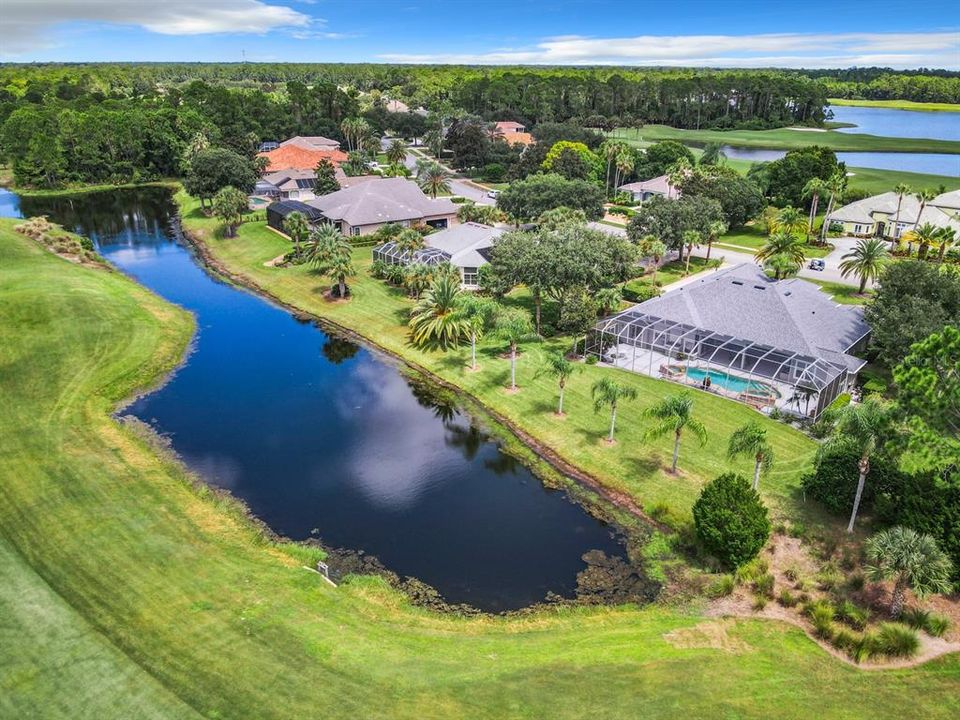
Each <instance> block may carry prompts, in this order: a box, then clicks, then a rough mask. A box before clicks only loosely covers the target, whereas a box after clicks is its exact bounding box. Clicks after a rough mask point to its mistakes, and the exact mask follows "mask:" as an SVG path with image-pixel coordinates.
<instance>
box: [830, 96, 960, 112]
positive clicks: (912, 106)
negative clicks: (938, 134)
mask: <svg viewBox="0 0 960 720" xmlns="http://www.w3.org/2000/svg"><path fill="white" fill-rule="evenodd" d="M827 102H829V103H830V104H831V105H849V106H851V107H871V108H889V109H893V110H923V111H927V112H960V104H958V103H932V102H914V101H913V100H847V99H845V98H828V99H827Z"/></svg>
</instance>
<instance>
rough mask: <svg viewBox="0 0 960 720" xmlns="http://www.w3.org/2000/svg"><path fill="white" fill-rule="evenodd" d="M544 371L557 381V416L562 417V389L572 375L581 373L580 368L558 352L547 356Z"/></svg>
mask: <svg viewBox="0 0 960 720" xmlns="http://www.w3.org/2000/svg"><path fill="white" fill-rule="evenodd" d="M544 369H545V370H546V371H547V372H548V373H550V374H551V375H553V376H554V377H555V378H556V379H557V385H558V386H559V388H560V401H559V403H558V404H557V415H558V416H563V389H564V388H565V387H566V386H567V380H569V379H570V378H571V377H572V376H573V374H574V373H577V372H581V371H582V370H583V368H582V367H580V366H579V365H577V364H576V363H574V362H571V361H570V360H567V356H566V355H564V354H563V353H562V352H560V351H559V350H557V351H555V352H551V353H548V354H547V360H546V363H545V367H544Z"/></svg>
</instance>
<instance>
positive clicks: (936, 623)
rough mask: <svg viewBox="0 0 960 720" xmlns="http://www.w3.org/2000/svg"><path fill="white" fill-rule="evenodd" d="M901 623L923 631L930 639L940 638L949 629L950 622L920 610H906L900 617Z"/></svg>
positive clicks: (927, 611) (940, 616)
mask: <svg viewBox="0 0 960 720" xmlns="http://www.w3.org/2000/svg"><path fill="white" fill-rule="evenodd" d="M900 619H901V621H902V622H905V623H906V624H907V625H909V626H910V627H912V628H913V629H914V630H923V631H924V632H925V633H927V635H930V636H932V637H942V636H943V634H944V633H945V632H946V631H947V630H948V629H949V628H950V620H949V619H948V618H946V617H944V616H943V615H936V614H934V613H932V612H930V611H929V610H923V609H922V608H907V609H906V610H904V611H903V614H902V615H901V616H900Z"/></svg>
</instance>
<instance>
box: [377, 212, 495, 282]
mask: <svg viewBox="0 0 960 720" xmlns="http://www.w3.org/2000/svg"><path fill="white" fill-rule="evenodd" d="M504 232H505V231H504V230H502V229H501V228H495V227H491V226H490V225H481V224H480V223H475V222H466V223H462V224H460V225H456V226H454V227H451V228H447V229H446V230H441V231H439V232H435V233H432V234H431V235H427V236H426V237H425V238H424V239H423V240H424V245H425V247H423V248H422V249H420V250H415V251H414V252H413V253H410V252H409V251H407V250H400V249H398V248H397V245H396V243H394V242H393V241H390V242H387V243H384V244H383V245H380V246H379V247H376V248H374V250H373V259H374V260H381V261H382V262H385V263H388V264H390V265H409V264H411V263H423V264H425V265H441V264H443V263H450V264H451V265H453V266H454V267H456V268H458V269H459V270H460V282H461V283H462V285H463V287H465V288H467V289H475V288H477V287H479V285H480V268H481V267H482V266H484V265H486V264H487V263H488V262H490V249H491V248H492V247H493V243H494V240H496V238H498V237H499V236H500V235H501V234H502V233H504Z"/></svg>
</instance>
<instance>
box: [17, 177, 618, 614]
mask: <svg viewBox="0 0 960 720" xmlns="http://www.w3.org/2000/svg"><path fill="white" fill-rule="evenodd" d="M175 212H176V211H175V207H174V206H173V204H172V201H171V199H170V196H169V194H168V193H167V191H165V190H163V189H159V188H150V189H141V190H123V191H111V192H104V193H95V194H87V195H82V196H72V197H67V198H63V197H61V198H57V199H43V198H40V199H37V198H22V199H20V200H19V204H18V201H17V198H16V197H15V196H13V195H12V194H10V193H7V192H5V191H3V190H2V189H0V213H3V214H6V215H8V216H18V215H19V214H20V213H22V214H23V215H26V216H30V215H37V214H47V215H49V216H50V217H51V219H52V220H54V221H56V222H59V223H61V224H63V225H65V226H66V227H68V228H71V229H74V230H76V231H77V232H79V233H83V234H86V235H88V236H89V237H91V238H92V239H93V240H94V242H95V243H96V245H97V246H98V248H99V250H100V252H101V253H102V254H103V255H104V256H105V257H106V258H107V259H108V260H109V261H110V262H112V263H113V264H114V265H116V266H117V267H118V268H120V269H121V270H122V271H124V272H126V273H128V274H129V275H131V276H132V277H134V278H136V279H137V280H138V281H139V282H141V283H143V284H144V285H146V286H147V287H149V288H151V289H152V290H154V291H155V292H157V293H158V294H160V295H162V296H163V297H165V298H167V299H168V300H170V301H172V302H174V303H177V304H179V305H181V306H183V307H185V308H187V309H189V310H191V311H192V312H193V313H195V315H196V317H197V325H198V332H197V337H196V339H195V348H194V350H193V352H192V353H191V354H190V356H189V357H188V359H187V361H186V362H185V364H184V365H183V366H182V367H181V368H180V369H179V370H178V371H177V373H176V374H175V375H174V376H173V378H172V379H171V380H170V382H168V383H167V384H166V385H164V386H163V387H162V388H161V389H159V390H157V391H156V392H153V393H151V394H149V395H147V396H145V397H143V398H141V399H139V400H137V401H136V402H135V403H134V404H133V405H132V406H131V407H130V408H128V409H127V410H126V411H125V412H129V413H132V414H134V415H136V416H137V417H139V418H141V419H142V420H144V421H146V422H148V423H149V424H150V425H152V426H153V427H154V428H155V429H156V430H157V431H158V432H160V433H163V434H165V435H168V436H169V437H170V439H171V441H172V445H173V448H174V449H175V450H176V451H177V452H178V453H179V454H180V455H181V457H182V458H183V459H184V461H185V462H186V463H187V465H188V466H189V467H191V468H192V469H193V470H195V471H197V472H198V473H199V474H201V475H202V476H203V477H204V478H205V479H206V480H207V481H208V482H210V483H212V484H214V485H216V486H219V487H222V488H225V489H227V490H229V491H230V492H231V493H233V494H234V495H235V496H237V497H239V498H241V499H242V500H244V501H245V502H246V503H247V505H248V506H249V507H250V509H251V511H252V512H253V513H254V514H255V515H256V516H257V517H259V518H260V519H262V520H263V521H264V522H266V523H267V524H268V525H269V526H270V527H271V528H273V529H274V530H275V531H276V532H277V533H279V534H281V535H284V536H286V537H290V538H292V539H295V540H304V539H308V538H318V539H322V541H323V542H324V544H326V545H328V546H331V547H346V548H351V549H354V550H362V551H364V552H366V553H370V554H372V555H375V556H376V557H377V558H379V560H380V561H381V562H382V563H383V564H384V565H385V566H386V567H387V568H389V569H390V570H392V571H394V572H396V573H398V574H400V575H401V576H413V577H416V578H418V579H420V580H422V581H424V582H426V583H428V584H430V585H432V586H434V587H435V588H436V589H437V590H439V592H440V593H441V594H442V595H443V597H444V598H445V599H446V600H447V601H448V602H451V603H468V604H470V605H472V606H474V607H477V608H480V609H482V610H488V611H502V610H510V609H516V608H520V607H524V606H527V605H530V604H533V603H536V602H539V601H542V600H544V599H545V598H546V596H547V594H548V593H556V594H557V595H560V596H563V597H572V596H573V595H574V594H575V592H576V589H577V574H578V573H579V572H580V571H581V570H583V569H584V568H585V567H586V564H585V562H584V560H583V555H584V554H585V553H587V552H588V551H591V550H599V551H602V552H603V553H605V554H606V555H608V556H613V557H618V558H622V557H624V556H625V550H624V548H623V544H622V539H621V538H620V537H619V536H618V535H617V534H616V533H615V532H614V530H613V529H612V528H611V527H609V526H607V525H605V524H604V523H602V522H600V521H598V520H596V519H595V518H594V517H592V516H591V515H589V514H588V513H587V512H586V511H585V510H584V509H583V508H582V507H580V506H579V505H577V504H575V503H573V502H572V501H571V500H570V499H569V498H568V497H567V496H566V495H565V494H564V493H563V492H561V491H556V490H550V489H547V488H546V487H544V485H543V484H542V483H541V482H540V480H539V479H538V478H537V477H536V476H534V475H533V474H532V473H531V472H530V471H529V470H528V469H527V468H525V467H524V466H523V465H521V464H520V463H518V462H517V461H515V460H514V459H513V458H512V457H511V456H510V455H507V454H505V453H504V452H502V450H501V448H500V447H499V446H498V443H497V442H496V441H495V440H494V439H492V438H491V437H489V436H488V435H487V434H485V433H484V432H483V430H481V429H480V428H479V427H478V425H477V424H476V423H475V422H474V421H472V419H471V418H470V417H469V416H468V415H466V414H465V413H464V412H463V411H462V410H461V409H459V408H458V407H457V406H456V405H452V404H450V403H449V402H444V401H443V400H441V399H440V398H438V397H437V396H436V395H435V393H434V392H432V391H431V389H429V388H427V387H425V386H423V385H422V384H420V383H418V382H416V381H414V380H411V379H409V378H408V377H407V376H405V375H404V374H403V373H402V372H400V370H399V369H398V368H397V367H396V366H395V365H394V364H393V363H391V362H389V361H388V360H387V359H385V358H384V357H382V356H380V355H379V354H378V353H376V352H374V351H372V350H370V349H368V348H365V347H363V346H358V345H356V344H354V343H351V342H349V341H347V340H344V339H342V338H338V337H336V336H334V335H331V334H328V333H326V332H324V331H322V330H321V329H319V328H318V327H316V326H315V325H314V324H313V323H307V322H302V321H298V320H296V319H295V318H294V317H293V316H291V315H290V313H288V312H286V311H285V310H283V309H280V308H278V307H275V306H273V305H271V304H269V303H267V302H266V301H264V300H263V299H261V298H259V297H257V296H255V295H253V294H251V293H248V292H245V291H243V290H241V289H237V288H235V287H232V286H230V285H227V284H225V283H222V282H220V281H218V280H216V279H215V278H213V277H212V276H211V275H209V274H208V273H207V272H206V271H205V270H204V269H203V268H202V267H201V266H200V264H199V263H198V261H197V259H196V257H195V256H194V255H193V253H192V252H191V250H190V248H189V247H188V245H187V244H185V243H184V242H183V240H182V239H181V238H180V237H179V236H178V232H177V231H176V223H175V222H173V221H174V219H175ZM594 555H595V554H594Z"/></svg>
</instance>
